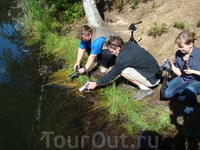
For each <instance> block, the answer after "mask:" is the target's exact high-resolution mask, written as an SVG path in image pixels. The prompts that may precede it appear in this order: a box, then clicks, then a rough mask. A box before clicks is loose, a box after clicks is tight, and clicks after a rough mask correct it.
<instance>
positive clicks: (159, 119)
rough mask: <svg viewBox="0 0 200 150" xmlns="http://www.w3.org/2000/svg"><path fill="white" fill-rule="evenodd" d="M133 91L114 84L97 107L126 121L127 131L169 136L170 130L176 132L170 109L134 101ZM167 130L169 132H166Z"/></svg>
mask: <svg viewBox="0 0 200 150" xmlns="http://www.w3.org/2000/svg"><path fill="white" fill-rule="evenodd" d="M134 93H135V92H133V90H129V89H128V88H124V86H123V85H120V86H116V84H115V83H113V84H112V85H111V86H108V87H106V88H105V92H104V93H103V100H101V101H99V102H98V103H97V104H96V105H97V106H99V107H101V108H106V110H108V112H109V113H110V114H112V115H113V116H112V117H114V118H116V119H120V120H124V125H123V126H124V127H125V128H126V129H127V131H129V132H130V133H131V132H140V131H144V130H151V131H156V132H158V133H160V134H167V132H168V130H175V127H174V125H172V124H171V123H170V117H169V109H168V108H166V107H164V106H157V105H156V104H155V105H153V104H152V103H149V101H150V99H148V98H145V99H142V100H132V99H131V96H132V95H133V94H134ZM166 129H167V130H166Z"/></svg>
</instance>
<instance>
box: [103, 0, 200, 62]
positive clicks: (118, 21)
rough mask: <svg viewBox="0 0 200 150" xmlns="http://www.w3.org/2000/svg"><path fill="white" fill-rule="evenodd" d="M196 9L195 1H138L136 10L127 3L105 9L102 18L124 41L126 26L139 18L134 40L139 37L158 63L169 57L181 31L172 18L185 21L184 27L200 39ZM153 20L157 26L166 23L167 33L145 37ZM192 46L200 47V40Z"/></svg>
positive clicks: (128, 34)
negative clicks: (117, 7)
mask: <svg viewBox="0 0 200 150" xmlns="http://www.w3.org/2000/svg"><path fill="white" fill-rule="evenodd" d="M199 8H200V1H199V0H154V1H148V2H147V3H141V4H140V5H139V7H138V8H137V9H131V8H130V4H126V5H125V6H124V7H123V10H122V11H121V12H118V10H116V9H113V10H111V11H109V10H108V9H107V10H106V11H105V20H108V21H112V23H111V22H108V23H107V26H108V28H111V29H113V30H114V31H116V32H118V33H119V34H121V35H122V37H123V38H124V40H125V41H128V40H129V38H130V35H131V32H130V30H128V27H129V25H130V24H131V23H136V22H139V21H142V23H141V24H139V25H137V30H136V31H135V32H134V37H135V39H137V40H139V39H140V38H142V40H141V41H140V42H139V44H140V45H141V46H142V47H144V48H145V49H146V50H148V51H149V52H150V53H151V54H153V55H154V56H155V57H156V59H157V60H158V62H159V64H161V63H162V61H163V59H164V58H171V59H173V58H174V53H175V51H176V50H177V46H176V45H175V44H174V43H173V42H174V39H175V38H176V36H177V35H178V34H179V33H180V32H181V30H180V29H177V28H174V27H173V24H174V21H183V22H185V24H186V26H187V28H189V29H192V30H194V31H195V32H196V35H197V37H198V39H199V40H200V28H198V27H196V25H197V22H198V20H199V19H200V11H199ZM155 21H156V22H157V24H158V25H160V24H162V23H166V24H167V25H168V26H169V31H168V33H164V34H163V35H161V36H158V37H156V38H154V37H151V36H148V30H149V29H150V28H151V27H153V26H154V22H155ZM195 45H196V46H197V47H200V41H198V42H196V44H195Z"/></svg>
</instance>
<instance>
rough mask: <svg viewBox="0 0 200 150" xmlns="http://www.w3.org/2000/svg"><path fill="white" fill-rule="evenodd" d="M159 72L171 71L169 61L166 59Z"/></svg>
mask: <svg viewBox="0 0 200 150" xmlns="http://www.w3.org/2000/svg"><path fill="white" fill-rule="evenodd" d="M160 70H161V71H165V70H166V71H171V70H172V64H171V62H170V60H169V59H167V60H166V61H165V62H164V64H163V65H162V66H161V67H160Z"/></svg>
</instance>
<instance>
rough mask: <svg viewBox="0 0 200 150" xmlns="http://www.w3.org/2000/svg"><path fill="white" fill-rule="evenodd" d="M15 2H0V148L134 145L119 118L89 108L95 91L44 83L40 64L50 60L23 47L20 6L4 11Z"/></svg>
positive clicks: (68, 149)
mask: <svg viewBox="0 0 200 150" xmlns="http://www.w3.org/2000/svg"><path fill="white" fill-rule="evenodd" d="M15 5H16V4H14V3H13V1H12V0H10V1H5V0H1V5H0V11H1V16H0V42H1V44H0V56H1V58H2V60H3V61H2V60H0V114H1V115H0V125H1V127H0V149H1V150H45V149H51V150H56V149H62V150H71V149H75V150H79V149H85V150H90V149H102V150H110V149H124V148H132V149H134V147H135V146H136V144H135V143H136V142H138V141H135V140H133V139H132V138H131V137H130V136H129V137H128V135H126V132H125V131H124V129H122V128H119V125H120V124H122V123H123V122H121V121H120V120H115V119H113V120H108V119H107V117H106V116H107V113H106V111H105V110H102V109H99V108H98V107H95V105H94V104H95V101H96V100H97V99H96V96H97V94H96V93H95V92H91V93H79V92H78V88H79V87H74V88H69V87H63V86H61V85H59V84H54V85H46V86H44V84H45V83H47V82H48V75H49V72H48V70H45V69H44V68H46V67H43V66H47V68H48V66H50V65H51V66H52V62H49V61H48V60H46V59H44V58H40V56H39V55H37V53H36V52H35V50H34V48H31V50H30V48H27V47H25V46H24V45H23V43H24V39H25V37H24V36H23V33H22V32H21V26H20V24H19V23H18V22H17V21H16V18H17V17H16V16H17V14H18V12H20V10H15V11H14V10H12V11H9V10H10V6H15ZM8 14H9V15H8ZM49 64H50V65H49ZM39 71H40V72H39ZM41 71H42V75H41ZM6 76H7V77H6ZM69 84H71V83H69ZM74 84H76V83H74ZM78 86H79V85H78ZM123 138H127V139H128V140H127V141H128V142H129V143H131V144H132V145H129V146H127V145H124V143H123V142H124V141H123ZM133 143H134V144H133Z"/></svg>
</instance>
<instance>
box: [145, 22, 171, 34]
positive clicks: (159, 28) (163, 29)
mask: <svg viewBox="0 0 200 150" xmlns="http://www.w3.org/2000/svg"><path fill="white" fill-rule="evenodd" d="M168 30H169V27H168V26H167V24H166V23H162V24H161V25H158V24H157V22H154V26H153V27H151V28H150V29H149V30H148V36H153V37H156V36H161V35H162V34H163V33H167V32H168Z"/></svg>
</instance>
